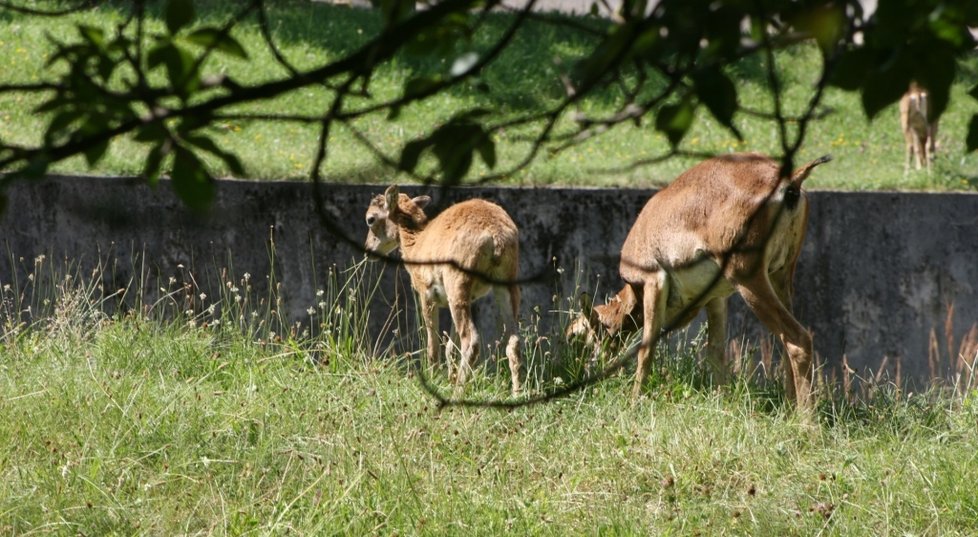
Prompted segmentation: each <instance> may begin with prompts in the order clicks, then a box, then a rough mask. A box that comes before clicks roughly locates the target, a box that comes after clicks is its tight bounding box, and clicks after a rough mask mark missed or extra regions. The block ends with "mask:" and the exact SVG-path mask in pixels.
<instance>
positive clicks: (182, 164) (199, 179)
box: [170, 146, 215, 211]
mask: <svg viewBox="0 0 978 537" xmlns="http://www.w3.org/2000/svg"><path fill="white" fill-rule="evenodd" d="M170 178H171V179H172V181H173V190H174V191H175V192H176V193H177V195H178V196H180V199H182V200H183V202H184V203H186V204H187V206H188V207H190V208H191V209H193V210H195V211H203V210H204V209H207V208H208V207H210V205H211V203H213V202H214V194H215V188H214V179H213V178H212V177H211V175H210V173H208V172H207V168H205V167H204V163H203V162H201V161H200V159H198V158H197V155H194V154H193V153H192V152H191V151H189V150H187V149H185V148H183V147H180V146H177V147H176V148H175V151H174V155H173V171H171V172H170Z"/></svg>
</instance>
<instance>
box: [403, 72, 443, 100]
mask: <svg viewBox="0 0 978 537" xmlns="http://www.w3.org/2000/svg"><path fill="white" fill-rule="evenodd" d="M441 83H442V78H441V77H440V76H438V75H435V76H418V77H414V78H411V79H408V81H407V82H405V83H404V97H405V98H413V97H417V96H421V95H424V94H426V93H428V92H429V91H431V90H432V89H434V88H436V87H438V85H439V84H441Z"/></svg>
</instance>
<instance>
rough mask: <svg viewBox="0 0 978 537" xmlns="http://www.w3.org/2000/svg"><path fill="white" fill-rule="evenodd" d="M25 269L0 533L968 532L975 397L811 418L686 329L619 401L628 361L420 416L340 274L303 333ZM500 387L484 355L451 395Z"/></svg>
mask: <svg viewBox="0 0 978 537" xmlns="http://www.w3.org/2000/svg"><path fill="white" fill-rule="evenodd" d="M35 266H36V267H37V268H38V270H36V271H35V272H34V273H33V274H34V275H35V277H34V279H33V280H31V281H27V282H23V285H11V287H10V288H9V289H4V290H3V291H2V292H3V302H2V304H3V308H2V313H3V316H2V317H3V318H2V320H3V322H4V324H3V337H2V339H0V533H4V534H36V533H53V534H59V535H60V534H72V535H74V534H97V535H105V534H121V535H141V534H145V535H171V534H195V535H196V534H204V535H242V534H258V535H265V534H289V533H292V534H305V535H317V534H326V533H329V534H351V535H362V534H384V535H391V534H398V535H405V534H407V535H414V534H424V535H454V534H459V533H465V534H474V535H497V534H519V535H567V534H606V533H612V534H624V535H650V534H651V535H694V534H700V535H720V534H732V535H815V534H829V535H874V536H876V535H971V534H973V532H974V529H975V526H974V524H975V520H978V500H976V497H975V494H974V483H975V482H976V480H978V464H976V462H978V461H976V457H978V455H976V454H978V398H976V397H975V392H974V391H972V392H968V393H966V394H965V395H954V394H950V393H946V392H938V391H933V392H931V393H928V394H924V395H915V396H912V397H907V396H902V395H899V394H898V393H897V392H895V391H893V390H892V389H887V388H886V386H880V387H878V388H879V389H877V390H876V392H875V395H874V396H873V397H872V398H869V399H864V400H853V401H846V400H844V399H832V398H826V399H824V400H823V401H822V403H821V406H820V419H819V422H818V424H817V425H815V426H810V425H805V424H803V423H800V422H799V421H798V419H797V418H796V417H795V416H794V414H793V413H792V411H791V409H790V408H789V407H787V406H785V405H784V403H783V402H781V400H780V396H779V390H778V389H777V388H773V387H772V384H771V381H770V380H765V379H761V378H758V377H752V378H750V379H747V378H744V377H741V378H740V379H739V380H738V381H737V382H736V383H735V384H734V385H733V386H731V387H728V388H726V389H724V390H720V391H717V390H714V389H711V388H708V387H705V386H706V385H705V383H704V382H703V378H702V373H701V370H700V369H699V368H697V367H696V366H695V364H694V362H695V360H694V357H695V352H696V349H697V346H698V343H695V342H694V343H693V344H691V345H688V346H680V348H679V350H678V351H677V353H676V354H674V355H670V356H663V360H664V362H663V363H664V364H665V365H664V367H665V372H666V374H665V375H657V376H656V378H655V379H653V381H652V382H650V384H649V387H648V394H647V396H646V397H644V398H643V399H641V400H639V401H638V402H637V403H636V404H630V403H629V401H628V392H629V386H628V385H629V382H630V379H629V378H628V376H627V375H626V376H622V377H615V378H612V379H610V380H608V381H605V382H603V383H601V384H598V385H596V386H594V387H592V388H590V389H588V390H586V391H584V392H582V393H578V394H577V395H574V396H571V397H568V398H565V399H561V400H557V401H553V402H550V403H547V404H542V405H537V406H533V407H525V408H518V409H515V410H512V411H500V410H490V409H460V408H448V409H443V410H438V409H437V408H436V405H435V404H434V401H433V400H432V399H431V398H430V397H429V396H428V395H427V394H426V393H425V392H424V391H423V390H421V389H420V387H419V384H418V382H417V379H416V378H415V376H414V375H413V374H412V373H411V371H412V369H411V368H410V367H409V364H410V360H412V358H411V357H410V356H409V355H399V354H391V353H389V352H385V353H381V354H380V355H378V356H372V355H371V353H370V352H369V351H368V350H367V349H369V348H370V345H369V343H370V342H369V341H366V340H365V339H364V338H363V332H362V330H359V329H358V326H362V325H361V324H359V323H361V322H363V321H362V319H356V316H355V315H354V316H353V317H351V316H350V315H348V314H346V313H345V312H349V311H354V310H351V309H349V308H339V309H337V308H336V306H337V305H339V304H340V302H342V300H345V299H346V298H350V299H351V300H356V301H358V302H359V301H363V300H369V292H370V291H369V289H370V286H369V285H365V284H364V283H362V282H363V281H364V279H362V278H361V276H363V272H357V271H354V272H350V273H346V274H344V275H342V276H338V277H336V278H334V279H333V280H332V282H333V283H329V284H327V285H326V289H325V290H324V293H323V296H322V297H321V298H322V299H323V302H324V305H323V306H321V307H320V310H321V311H322V312H331V311H337V310H341V311H343V312H344V314H343V315H339V316H325V317H323V318H321V319H320V321H321V322H319V323H315V322H314V323H313V326H314V329H313V330H312V331H311V333H308V334H303V333H301V332H299V331H291V332H290V331H289V329H288V328H285V327H281V326H278V325H276V323H275V319H274V314H272V313H271V309H270V307H269V303H271V304H274V302H275V300H274V296H271V297H270V299H269V301H268V302H265V303H261V302H260V301H256V302H248V301H247V300H245V299H242V300H236V299H235V298H234V296H236V295H239V293H240V294H243V295H245V298H247V297H248V295H247V292H248V291H247V289H245V286H246V282H245V281H244V280H243V279H241V280H239V279H236V278H235V279H233V281H235V282H241V288H239V289H238V290H237V291H230V292H229V293H228V295H227V296H225V297H220V298H215V299H209V298H208V299H200V301H199V302H197V301H196V299H187V298H186V293H184V292H183V291H182V289H183V287H182V282H177V283H176V284H174V285H173V286H172V287H173V289H174V290H176V292H172V293H166V294H165V295H164V297H163V299H161V300H157V299H155V298H154V299H149V298H146V299H145V300H140V299H137V297H135V296H132V295H130V296H129V300H136V304H137V305H136V307H133V308H131V309H129V310H128V312H123V311H120V310H117V309H116V307H115V306H114V305H113V304H112V303H111V300H101V301H96V300H94V299H93V297H97V296H101V294H100V292H98V291H97V284H92V283H90V282H89V283H86V282H88V280H87V279H85V278H70V279H64V278H63V277H61V276H57V274H56V273H57V272H58V271H55V270H53V269H51V268H50V265H47V264H45V262H44V260H39V261H36V262H35ZM357 270H358V271H362V268H361V269H357ZM48 275H53V276H48ZM91 281H94V282H98V281H100V279H99V278H93V279H92V280H91ZM229 281H231V280H229ZM51 282H57V283H56V285H52V284H51ZM166 285H169V284H164V287H165V288H166ZM35 287H39V289H34V288H35ZM234 287H237V285H234V284H232V285H231V286H229V289H233V288H234ZM164 290H166V289H164ZM130 291H132V290H130ZM133 292H134V291H133ZM239 296H240V295H239ZM166 297H170V298H169V299H168V298H166ZM342 297H346V298H342ZM171 299H172V300H171ZM184 300H191V302H192V304H191V306H189V307H188V305H187V304H186V303H184ZM337 301H340V302H337ZM248 304H250V305H248ZM209 305H216V306H217V307H216V308H215V309H213V310H212V309H210V307H209ZM28 306H30V307H31V309H32V312H33V314H34V316H33V320H31V321H30V322H20V321H19V320H18V319H20V318H21V317H22V313H23V311H24V310H25V309H26V308H27V307H28ZM113 311H115V312H114V313H113ZM252 311H254V312H255V313H256V314H257V317H258V319H257V320H256V321H255V322H253V323H251V324H246V325H241V324H239V321H240V320H242V319H250V318H251V317H252V316H251V315H250V312H252ZM317 315H318V314H317ZM350 319H353V320H350ZM215 320H223V321H224V322H220V323H215V322H214V321H215ZM276 332H278V334H279V335H278V336H276V335H275V333H276ZM525 335H526V336H527V337H526V340H527V341H528V342H527V343H526V344H525V347H524V348H525V350H526V352H527V354H528V357H529V359H530V362H531V364H533V365H531V375H530V378H531V380H530V385H531V388H532V389H534V390H537V389H540V388H542V387H545V386H548V385H552V384H553V383H555V382H558V381H557V380H556V379H555V375H558V374H560V375H573V373H572V371H573V369H574V368H573V365H574V364H572V363H571V364H568V363H565V364H563V365H560V364H555V363H550V362H549V361H548V360H553V358H552V356H553V355H551V356H550V357H549V358H547V357H545V355H544V354H543V352H544V351H545V350H546V343H545V336H548V335H547V334H539V333H536V331H535V328H534V327H533V326H527V327H525ZM564 359H567V357H566V356H565V357H564ZM565 378H568V379H569V378H572V377H570V376H568V377H565ZM434 379H435V382H436V385H438V386H439V387H440V388H445V387H446V386H445V382H446V380H445V378H444V374H443V373H439V374H436V375H435V377H434ZM507 391H508V374H506V372H505V371H497V372H492V368H489V369H488V370H487V371H483V372H482V373H481V374H479V375H477V379H476V380H475V381H474V382H473V383H472V385H471V386H470V387H469V388H468V391H467V395H468V396H471V397H475V398H486V399H490V398H498V397H503V396H504V395H505V394H506V393H507ZM833 401H834V402H833Z"/></svg>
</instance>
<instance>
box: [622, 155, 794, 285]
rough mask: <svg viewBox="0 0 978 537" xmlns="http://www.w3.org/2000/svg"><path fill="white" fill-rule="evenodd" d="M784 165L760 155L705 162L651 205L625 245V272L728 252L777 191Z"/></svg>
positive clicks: (655, 199)
mask: <svg viewBox="0 0 978 537" xmlns="http://www.w3.org/2000/svg"><path fill="white" fill-rule="evenodd" d="M778 168H779V166H778V163H777V162H776V161H774V160H772V159H770V158H768V157H765V156H763V155H759V154H737V155H724V156H720V157H716V158H713V159H709V160H705V161H703V162H701V163H699V164H697V165H696V166H693V167H692V168H690V169H689V170H687V171H686V172H684V173H683V174H682V175H680V176H679V177H677V178H676V179H675V180H674V181H673V182H672V183H671V184H670V185H669V186H667V187H665V188H664V189H662V190H661V191H660V192H658V193H657V194H656V195H654V196H652V198H651V199H649V201H648V202H647V203H646V204H645V207H644V208H643V209H642V212H641V213H640V214H639V217H638V219H637V220H636V222H635V225H634V226H633V227H632V229H631V231H630V232H629V234H628V237H627V238H626V239H625V244H624V246H623V247H622V262H621V273H622V276H623V277H625V278H626V280H628V281H636V280H637V279H639V278H630V277H629V276H628V275H632V274H634V275H635V276H638V275H639V274H640V273H643V272H645V271H647V270H653V271H654V270H657V269H658V268H660V267H666V268H671V267H674V266H681V265H683V264H686V263H689V262H690V261H692V260H693V259H695V258H696V257H697V255H698V253H703V252H721V251H727V250H729V249H730V247H731V246H733V244H734V243H735V242H736V240H737V237H738V234H739V233H740V231H741V230H742V229H743V227H744V224H745V222H746V220H747V218H748V215H750V214H752V213H753V212H754V211H755V210H756V208H757V207H758V206H759V204H760V203H762V202H764V197H763V196H758V195H757V192H764V193H768V192H773V191H774V189H775V188H776V187H777V184H778V181H779V177H778Z"/></svg>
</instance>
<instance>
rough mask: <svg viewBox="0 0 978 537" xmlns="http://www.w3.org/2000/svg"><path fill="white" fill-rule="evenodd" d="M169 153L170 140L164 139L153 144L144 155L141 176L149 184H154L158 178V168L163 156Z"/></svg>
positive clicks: (160, 165) (161, 163)
mask: <svg viewBox="0 0 978 537" xmlns="http://www.w3.org/2000/svg"><path fill="white" fill-rule="evenodd" d="M169 154H170V141H169V140H166V141H164V142H162V143H160V144H158V145H155V146H153V148H152V149H150V150H149V153H147V155H146V165H145V166H144V167H143V177H145V178H146V182H148V183H149V184H150V185H156V183H158V182H159V179H160V168H161V167H162V165H163V158H164V157H166V156H167V155H169Z"/></svg>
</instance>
